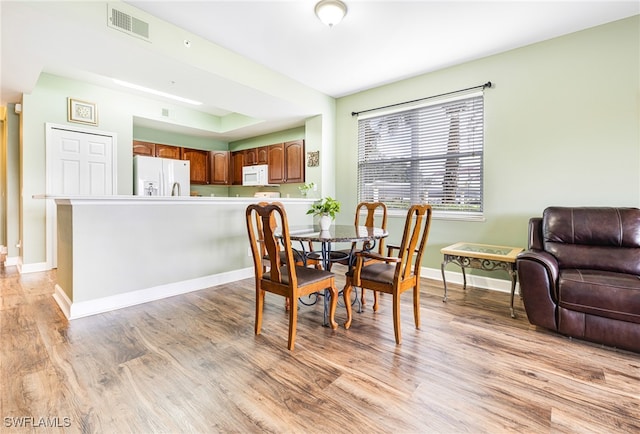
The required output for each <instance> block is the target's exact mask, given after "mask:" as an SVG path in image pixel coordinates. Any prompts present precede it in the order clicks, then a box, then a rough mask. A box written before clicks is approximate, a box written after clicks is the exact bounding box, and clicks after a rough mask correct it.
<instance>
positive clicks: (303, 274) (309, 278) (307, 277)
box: [262, 265, 335, 287]
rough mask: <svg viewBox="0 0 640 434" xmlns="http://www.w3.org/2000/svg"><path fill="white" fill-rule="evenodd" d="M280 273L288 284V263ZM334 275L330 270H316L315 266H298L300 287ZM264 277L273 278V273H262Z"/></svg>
mask: <svg viewBox="0 0 640 434" xmlns="http://www.w3.org/2000/svg"><path fill="white" fill-rule="evenodd" d="M280 273H281V275H282V283H283V284H284V285H288V284H289V272H288V270H287V266H286V265H285V266H283V267H281V268H280ZM334 276H335V275H334V274H333V273H332V272H330V271H325V270H316V269H315V268H309V267H300V266H296V277H297V278H298V286H299V287H301V286H305V285H309V284H311V283H316V282H319V281H321V280H325V279H328V278H330V277H334ZM262 278H263V279H265V280H271V275H270V274H269V272H267V273H265V274H263V275H262Z"/></svg>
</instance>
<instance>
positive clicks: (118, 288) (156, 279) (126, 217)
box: [40, 195, 318, 319]
mask: <svg viewBox="0 0 640 434" xmlns="http://www.w3.org/2000/svg"><path fill="white" fill-rule="evenodd" d="M40 198H42V199H54V200H55V203H56V208H57V233H58V247H57V264H58V265H57V266H58V271H57V282H56V289H55V293H54V298H55V299H56V301H57V303H58V305H59V306H60V308H61V309H62V311H63V312H64V314H65V315H66V316H67V318H69V319H74V318H80V317H83V316H87V315H92V314H96V313H100V312H105V311H109V310H113V309H119V308H123V307H127V306H131V305H136V304H140V303H145V302H148V301H152V300H157V299H160V298H165V297H170V296H174V295H178V294H182V293H186V292H190V291H195V290H199V289H204V288H208V287H212V286H216V285H220V284H222V283H227V282H232V281H236V280H239V279H244V278H248V277H252V276H253V260H252V258H251V256H250V251H249V242H248V238H247V229H246V223H245V210H246V207H247V205H248V204H250V203H256V202H260V201H264V200H265V199H264V198H255V197H186V196H185V197H144V196H104V197H62V196H46V195H43V196H40ZM316 200H318V199H317V198H277V199H269V200H268V201H279V202H282V203H283V204H284V206H285V208H286V211H287V217H288V220H289V224H290V225H294V224H295V225H298V224H311V223H313V217H312V216H310V215H307V214H306V211H307V210H308V209H309V206H310V205H311V203H313V202H314V201H316Z"/></svg>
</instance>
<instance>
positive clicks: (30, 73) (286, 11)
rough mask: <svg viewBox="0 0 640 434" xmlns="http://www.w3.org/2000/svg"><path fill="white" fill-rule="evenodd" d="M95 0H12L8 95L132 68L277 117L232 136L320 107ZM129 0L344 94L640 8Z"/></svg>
mask: <svg viewBox="0 0 640 434" xmlns="http://www.w3.org/2000/svg"><path fill="white" fill-rule="evenodd" d="M86 3H88V2H75V3H69V2H44V3H34V2H25V1H22V2H7V1H1V2H0V15H1V18H2V26H1V29H0V30H1V35H0V37H1V40H2V58H1V60H2V69H1V75H0V81H1V89H0V92H1V97H2V104H3V105H4V104H6V103H8V102H17V101H19V99H20V94H21V93H29V92H30V91H31V90H32V88H33V86H34V85H35V79H36V78H37V76H38V75H39V74H40V72H41V71H47V72H52V73H56V74H58V75H63V76H69V77H70V78H74V79H79V80H84V81H87V82H90V83H96V84H101V85H105V86H113V85H112V84H107V83H106V80H105V77H112V76H115V75H116V74H123V72H124V71H126V72H127V74H128V76H130V77H145V78H140V80H145V83H140V84H147V85H148V86H149V87H154V88H162V87H167V88H165V89H161V90H165V91H171V92H172V93H182V92H184V93H185V94H184V95H182V96H185V97H190V95H189V93H190V92H194V89H198V98H200V99H203V100H204V102H205V104H204V106H203V109H202V110H203V111H206V112H209V113H212V114H216V115H223V114H226V113H229V112H235V113H240V114H243V115H247V116H251V117H256V118H259V119H264V120H265V122H263V123H261V124H260V125H259V126H253V127H249V128H245V129H241V130H237V131H234V132H228V133H226V134H218V135H212V136H215V137H217V138H220V139H225V140H234V139H239V138H244V137H250V136H251V135H257V134H260V133H266V132H270V131H276V130H277V129H283V128H286V127H289V126H292V125H296V124H300V122H301V119H303V118H304V117H305V116H308V115H309V114H308V113H304V110H300V111H299V112H296V109H295V108H293V107H289V106H287V105H286V104H282V102H281V101H280V102H277V101H276V100H275V99H274V98H272V97H271V98H270V97H269V96H268V95H264V94H263V92H259V91H258V90H256V89H247V88H246V86H243V85H241V84H240V83H234V82H233V80H228V79H221V77H220V76H217V75H215V74H210V73H207V71H205V70H203V69H202V68H191V67H188V66H185V65H184V63H181V62H179V61H176V59H175V58H169V57H166V58H163V57H162V56H161V55H158V53H147V52H144V51H132V49H131V48H130V47H129V46H126V47H125V46H124V45H123V42H122V40H121V38H118V37H113V36H112V35H110V34H109V33H105V32H104V25H102V26H93V27H92V26H87V27H77V26H74V25H71V24H70V23H72V22H73V21H72V20H76V21H77V20H79V19H83V18H82V17H83V16H84V14H86V16H87V17H88V16H89V15H88V14H89V13H90V9H91V7H89V6H87V4H86ZM92 3H93V4H94V5H95V3H96V2H92ZM126 3H127V4H129V5H131V6H134V7H136V8H138V9H140V10H142V11H144V12H146V13H148V14H150V15H153V16H154V17H157V18H159V19H161V20H164V21H166V22H168V23H171V24H173V25H176V26H178V27H180V28H182V29H184V30H186V31H187V33H186V34H187V35H188V34H192V35H196V36H199V37H201V38H204V39H205V40H208V41H211V42H213V43H214V44H216V45H218V46H221V47H224V48H226V49H229V50H231V51H233V52H236V53H238V54H240V55H242V56H244V57H246V58H248V59H251V60H253V61H255V62H257V63H258V64H261V65H263V66H265V67H267V68H269V69H271V70H273V71H276V72H278V73H281V74H283V75H285V76H287V77H289V78H291V79H293V80H296V81H297V82H299V83H301V84H303V85H305V86H308V87H310V88H312V89H315V90H317V91H319V92H322V93H324V94H326V95H330V96H333V97H341V96H345V95H349V94H352V93H355V92H359V91H362V90H365V89H370V88H372V87H376V86H379V85H381V84H385V83H390V82H394V81H397V80H400V79H403V78H407V77H412V76H416V75H419V74H423V73H426V72H430V71H434V70H438V69H441V68H445V67H447V66H451V65H455V64H459V63H462V62H466V61H470V60H473V59H478V58H481V57H485V56H488V55H492V54H495V53H500V52H503V51H507V50H510V49H514V48H517V47H521V46H525V45H528V44H532V43H535V42H539V41H542V40H546V39H549V38H553V37H557V36H561V35H564V34H567V33H572V32H575V31H578V30H582V29H585V28H589V27H593V26H596V25H600V24H604V23H607V22H611V21H615V20H618V19H622V18H626V17H629V16H632V15H636V14H639V13H640V1H638V0H634V1H571V0H570V1H517V0H514V1H481V0H469V1H455V0H449V1H430V0H423V1H392V0H388V1H382V0H379V1H378V0H345V3H346V4H347V6H348V9H349V10H348V13H347V16H346V17H345V19H344V20H343V21H342V22H341V23H339V24H338V25H336V26H335V27H333V28H329V27H326V26H324V25H323V24H321V23H320V22H319V21H318V20H317V18H316V17H315V15H314V12H313V8H314V5H315V3H316V0H295V1H273V0H271V1H269V0H255V1H244V0H236V1H176V0H173V1H171V0H162V1H131V0H128V1H126ZM70 5H71V6H70ZM70 11H71V12H70ZM58 14H59V16H58ZM105 16H106V7H105ZM101 18H102V19H104V17H101ZM79 31H82V32H95V35H92V34H87V33H84V34H83V35H82V40H86V41H93V44H92V45H91V46H88V47H83V41H79V40H78V38H77V36H78V32H79ZM196 39H197V40H199V39H198V38H196ZM96 40H98V41H99V43H95V41H96ZM70 41H73V43H70ZM83 48H86V49H84V50H83ZM147 51H149V50H147ZM105 59H107V60H108V61H106V60H105ZM150 71H152V73H151V74H150ZM168 72H171V74H173V75H172V76H171V77H170V76H169V74H168ZM175 77H178V78H177V79H176V78H175ZM176 82H177V84H176ZM167 83H173V84H172V85H169V84H167ZM171 86H173V87H171Z"/></svg>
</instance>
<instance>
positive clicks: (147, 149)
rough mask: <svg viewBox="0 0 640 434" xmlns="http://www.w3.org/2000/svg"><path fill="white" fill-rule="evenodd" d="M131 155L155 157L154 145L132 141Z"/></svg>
mask: <svg viewBox="0 0 640 434" xmlns="http://www.w3.org/2000/svg"><path fill="white" fill-rule="evenodd" d="M133 155H144V156H145V157H155V156H156V144H155V143H149V142H141V141H139V140H134V141H133Z"/></svg>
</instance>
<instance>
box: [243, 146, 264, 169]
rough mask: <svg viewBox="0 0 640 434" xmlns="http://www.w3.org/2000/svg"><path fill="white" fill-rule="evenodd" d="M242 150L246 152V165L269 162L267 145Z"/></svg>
mask: <svg viewBox="0 0 640 434" xmlns="http://www.w3.org/2000/svg"><path fill="white" fill-rule="evenodd" d="M242 152H243V153H244V163H243V165H244V166H254V165H256V164H267V146H263V147H260V148H250V149H245V150H244V151H242Z"/></svg>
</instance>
